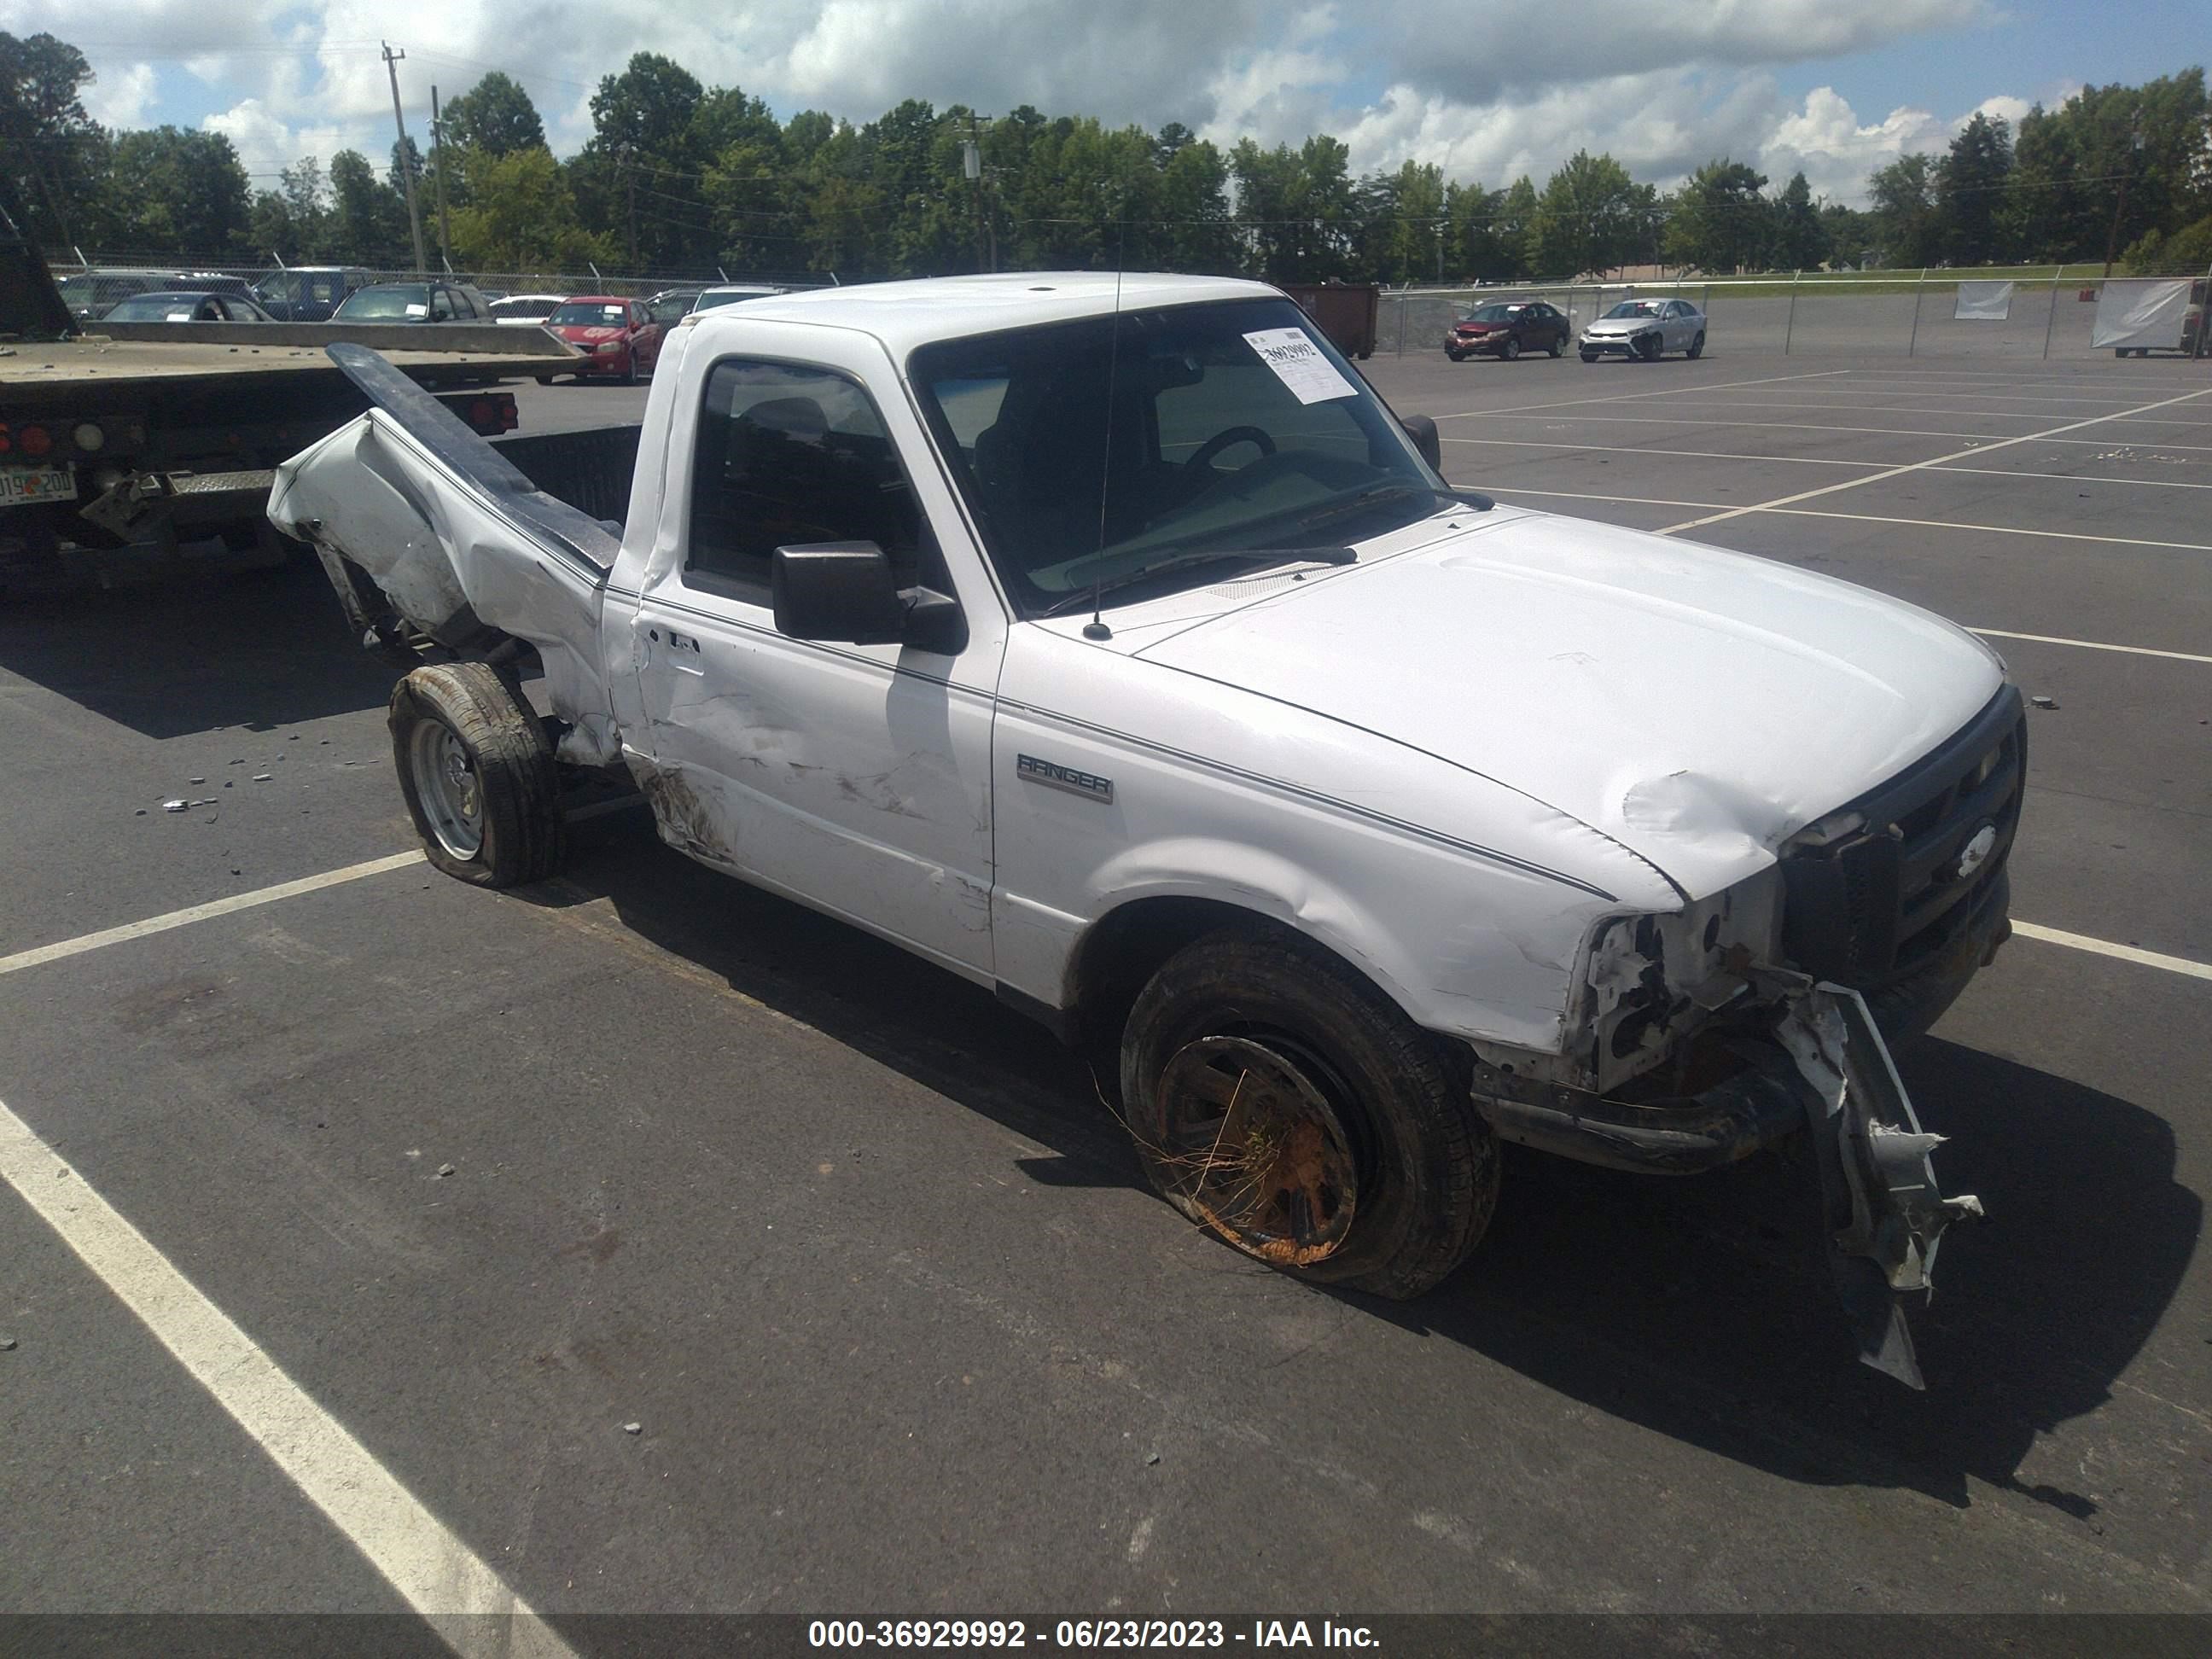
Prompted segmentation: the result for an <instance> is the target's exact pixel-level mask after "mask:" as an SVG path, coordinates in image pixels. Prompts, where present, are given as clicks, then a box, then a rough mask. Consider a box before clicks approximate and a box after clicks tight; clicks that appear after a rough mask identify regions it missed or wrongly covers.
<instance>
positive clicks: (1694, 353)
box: [1686, 330, 1705, 362]
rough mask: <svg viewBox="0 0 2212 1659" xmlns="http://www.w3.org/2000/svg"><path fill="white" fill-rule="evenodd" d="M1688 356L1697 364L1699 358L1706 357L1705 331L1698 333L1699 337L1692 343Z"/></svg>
mask: <svg viewBox="0 0 2212 1659" xmlns="http://www.w3.org/2000/svg"><path fill="white" fill-rule="evenodd" d="M1686 356H1688V357H1689V359H1690V361H1691V362H1696V361H1697V360H1698V359H1699V358H1700V357H1702V356H1705V333H1704V331H1702V330H1700V331H1699V334H1698V337H1697V338H1696V339H1694V340H1692V341H1691V342H1690V349H1689V351H1688V352H1687V353H1686Z"/></svg>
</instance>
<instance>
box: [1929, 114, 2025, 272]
mask: <svg viewBox="0 0 2212 1659" xmlns="http://www.w3.org/2000/svg"><path fill="white" fill-rule="evenodd" d="M2012 169H2013V159H2012V127H2011V125H2010V124H2009V123H2008V122H2007V121H2006V120H2005V119H2004V118H2002V116H1998V117H1991V116H1988V115H1984V114H1983V113H1982V112H1980V111H1976V112H1975V113H1974V116H1973V118H1972V120H1970V121H1968V122H1967V123H1966V125H1965V126H1964V127H1962V128H1960V131H1959V136H1958V137H1956V138H1954V139H1953V140H1952V141H1951V149H1950V153H1949V154H1948V155H1946V156H1945V157H1944V158H1943V160H1942V162H1940V163H1939V164H1938V165H1937V167H1936V216H1937V217H1938V218H1939V219H1941V220H1942V237H1943V243H1942V246H1943V253H1944V257H1945V258H1948V259H1949V260H1950V262H1951V263H1952V264H1960V265H1983V264H1990V263H1992V262H1993V261H1996V260H1997V259H2001V258H2005V257H2007V255H2008V254H2009V252H2011V250H2010V248H2009V247H2008V246H2007V242H2008V237H2007V235H2006V229H2007V215H2006V212H2005V208H2006V205H2007V204H2006V187H2007V185H2009V184H2010V183H2011V181H2012Z"/></svg>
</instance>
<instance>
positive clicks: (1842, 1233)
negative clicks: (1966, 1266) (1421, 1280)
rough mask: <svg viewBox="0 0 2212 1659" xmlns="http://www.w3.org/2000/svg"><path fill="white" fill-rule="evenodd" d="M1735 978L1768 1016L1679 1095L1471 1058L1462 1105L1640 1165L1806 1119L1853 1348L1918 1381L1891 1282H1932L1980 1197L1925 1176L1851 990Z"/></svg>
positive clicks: (1513, 1135)
mask: <svg viewBox="0 0 2212 1659" xmlns="http://www.w3.org/2000/svg"><path fill="white" fill-rule="evenodd" d="M1992 948H1994V947H1992ZM1750 979H1751V981H1752V983H1753V987H1755V988H1756V989H1758V990H1759V992H1761V993H1762V994H1764V995H1765V996H1770V997H1771V999H1772V1000H1771V1003H1769V1004H1767V1005H1766V1007H1767V1012H1768V1015H1769V1018H1771V1025H1769V1027H1768V1028H1767V1029H1766V1030H1764V1031H1759V1030H1755V1029H1750V1028H1740V1030H1739V1033H1738V1034H1737V1035H1736V1036H1733V1037H1731V1038H1729V1039H1728V1040H1727V1046H1728V1048H1729V1054H1730V1056H1731V1057H1732V1058H1733V1060H1735V1062H1736V1063H1737V1065H1738V1066H1739V1069H1737V1070H1736V1071H1735V1072H1734V1073H1732V1074H1730V1075H1729V1076H1728V1077H1726V1078H1724V1079H1723V1080H1721V1081H1720V1082H1718V1083H1716V1084H1713V1085H1711V1086H1709V1087H1708V1088H1706V1089H1705V1090H1704V1091H1702V1092H1700V1093H1699V1094H1697V1095H1695V1096H1693V1097H1687V1098H1683V1099H1671V1100H1657V1101H1653V1102H1650V1103H1647V1104H1629V1103H1624V1102H1620V1101H1613V1100H1605V1099H1601V1098H1599V1097H1595V1096H1592V1095H1585V1094H1583V1093H1581V1092H1580V1091H1574V1090H1566V1089H1557V1088H1546V1087H1544V1086H1542V1085H1534V1084H1531V1083H1528V1082H1527V1081H1524V1080H1522V1079H1516V1078H1514V1077H1512V1076H1510V1075H1509V1074H1506V1073H1502V1072H1500V1071H1498V1069H1497V1068H1495V1067H1492V1066H1489V1065H1487V1064H1486V1063H1485V1062H1484V1061H1482V1060H1480V1058H1478V1059H1477V1060H1476V1062H1475V1066H1474V1091H1475V1093H1474V1104H1475V1108H1476V1109H1477V1110H1478V1111H1479V1112H1480V1114H1481V1115H1482V1116H1483V1117H1484V1119H1485V1120H1486V1121H1488V1123H1489V1124H1490V1126H1491V1127H1492V1129H1493V1130H1494V1131H1495V1132H1496V1133H1497V1134H1498V1138H1499V1139H1504V1140H1511V1141H1516V1142H1518V1143H1520V1144H1522V1145H1523V1146H1533V1147H1535V1148H1538V1149H1539V1150H1541V1151H1545V1152H1558V1153H1559V1154H1561V1155H1563V1156H1565V1157H1568V1158H1577V1159H1578V1160H1580V1161H1582V1162H1584V1163H1590V1164H1604V1165H1607V1167H1610V1168H1613V1169H1619V1170H1633V1171H1637V1172H1640V1173H1644V1174H1658V1175H1688V1174H1694V1173H1696V1172H1698V1171H1700V1170H1711V1169H1715V1168H1717V1167H1719V1166H1720V1165H1722V1164H1732V1163H1735V1162H1737V1161H1738V1160H1740V1159H1741V1158H1747V1157H1749V1156H1750V1155H1751V1154H1752V1153H1753V1152H1757V1151H1759V1149H1760V1148H1762V1147H1764V1146H1771V1145H1772V1144H1773V1143H1775V1142H1777V1141H1778V1140H1782V1139H1786V1138H1788V1137H1790V1136H1792V1135H1796V1134H1797V1133H1799V1132H1800V1131H1804V1132H1807V1133H1808V1139H1809V1141H1810V1143H1811V1146H1812V1151H1813V1162H1814V1168H1815V1170H1817V1172H1818V1176H1819V1188H1818V1200H1817V1201H1818V1203H1819V1205H1820V1212H1821V1233H1822V1237H1823V1240H1824V1244H1825V1251H1824V1253H1825V1255H1826V1260H1827V1263H1828V1268H1829V1273H1830V1276H1831V1278H1832V1280H1833V1282H1834V1284H1835V1286H1836V1291H1837V1294H1838V1298H1839V1299H1840V1301H1841V1302H1842V1304H1843V1309H1844V1316H1845V1319H1846V1321H1847V1322H1848V1323H1849V1325H1850V1329H1851V1334H1852V1337H1853V1339H1854V1340H1855V1341H1856V1342H1857V1346H1858V1351H1859V1358H1860V1359H1861V1360H1862V1361H1863V1363H1865V1364H1868V1365H1870V1366H1872V1367H1873V1368H1874V1369H1875V1370H1879V1371H1882V1372H1885V1373H1886V1374H1887V1375H1889V1376H1894V1377H1896V1378H1897V1379H1898V1380H1899V1382H1901V1383H1905V1384H1906V1386H1908V1387H1910V1388H1914V1389H1919V1388H1923V1387H1925V1386H1926V1385H1925V1383H1923V1381H1922V1378H1921V1375H1920V1367H1919V1362H1918V1360H1917V1358H1916V1356H1915V1354H1914V1352H1913V1347H1912V1334H1911V1329H1910V1328H1909V1327H1908V1326H1907V1325H1906V1323H1905V1312H1904V1309H1903V1306H1902V1305H1901V1304H1900V1303H1899V1300H1898V1298H1899V1297H1900V1296H1901V1295H1903V1294H1905V1293H1906V1292H1909V1291H1927V1290H1929V1289H1931V1288H1932V1280H1931V1274H1932V1273H1933V1272H1934V1268H1935V1265H1936V1247H1937V1245H1938V1244H1939V1243H1941V1242H1942V1235H1943V1232H1944V1230H1945V1229H1946V1228H1947V1227H1948V1226H1949V1225H1950V1224H1951V1223H1952V1222H1954V1221H1957V1220H1963V1219H1967V1218H1978V1217H1979V1216H1980V1215H1981V1213H1982V1206H1981V1204H1980V1202H1979V1200H1977V1199H1975V1198H1973V1197H1972V1196H1971V1195H1966V1194H1962V1195H1960V1196H1959V1197H1956V1198H1948V1199H1947V1198H1945V1197H1944V1196H1943V1195H1942V1191H1941V1189H1940V1188H1938V1187H1937V1185H1936V1171H1935V1169H1934V1166H1933V1165H1932V1164H1930V1163H1929V1153H1931V1152H1933V1151H1934V1150H1935V1149H1936V1146H1940V1145H1941V1144H1942V1139H1943V1138H1942V1136H1941V1135H1931V1134H1929V1133H1925V1132H1924V1131H1923V1129H1922V1128H1921V1127H1920V1120H1919V1118H1918V1116H1917V1114H1916V1113H1915V1112H1914V1111H1913V1109H1912V1102H1911V1097H1909V1096H1908V1095H1907V1094H1906V1093H1905V1085H1904V1083H1903V1082H1902V1081H1901V1080H1900V1079H1899V1077H1898V1074H1897V1068H1896V1066H1895V1065H1894V1064H1893V1062H1892V1060H1890V1056H1889V1048H1888V1046H1887V1044H1886V1043H1885V1042H1883V1041H1882V1036H1881V1030H1880V1029H1879V1028H1878V1027H1877V1026H1876V1025H1875V1020H1874V1017H1873V1015H1872V1014H1871V1013H1870V1012H1869V1010H1868V1007H1867V1004H1866V1002H1865V1000H1864V999H1863V998H1862V997H1861V996H1860V995H1859V994H1858V993H1857V992H1856V991H1852V990H1849V989H1847V988H1845V987H1843V986H1840V985H1832V984H1827V983H1819V984H1815V983H1814V982H1813V981H1810V980H1808V979H1807V978H1806V977H1805V976H1803V975H1796V974H1784V973H1778V972H1773V971H1771V970H1760V969H1753V970H1752V972H1751V975H1750Z"/></svg>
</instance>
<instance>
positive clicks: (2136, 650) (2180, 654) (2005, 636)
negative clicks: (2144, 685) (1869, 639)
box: [1966, 628, 2212, 663]
mask: <svg viewBox="0 0 2212 1659" xmlns="http://www.w3.org/2000/svg"><path fill="white" fill-rule="evenodd" d="M1966 631H1967V632H1968V633H1970V634H1980V635H1984V636H1985V637H1987V638H1989V639H1992V640H2032V641H2034V642H2035V643H2036V644H2038V645H2070V646H2073V647H2076V648H2077V649H2079V650H2082V651H2124V652H2126V653H2128V654H2129V655H2130V656H2131V657H2166V658H2169V659H2172V660H2173V661H2175V662H2203V663H2212V657H2200V656H2198V655H2197V653H2195V652H2193V651H2156V650H2154V649H2152V648H2151V647H2149V646H2147V645H2108V644H2106V642H2105V641H2102V640H2069V639H2067V638H2065V637H2063V635H2057V634H2014V633H2009V632H2008V631H2007V630H2006V629H2002V628H1971V629H1967V630H1966Z"/></svg>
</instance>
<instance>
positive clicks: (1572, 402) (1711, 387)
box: [1434, 368, 1851, 421]
mask: <svg viewBox="0 0 2212 1659" xmlns="http://www.w3.org/2000/svg"><path fill="white" fill-rule="evenodd" d="M1850 372H1851V371H1850V369H1848V368H1824V369H1820V370H1819V371H1818V372H1816V373H1814V374H1770V375H1768V376H1766V377H1765V379H1764V380H1713V381H1700V382H1696V383H1693V384H1692V385H1690V386H1655V387H1653V388H1652V389H1651V390H1650V391H1649V392H1622V393H1620V395H1619V396H1617V397H1611V398H1565V399H1563V400H1561V401H1560V402H1559V403H1553V404H1510V405H1509V406H1508V407H1506V408H1504V409H1469V410H1462V412H1460V413H1459V414H1456V415H1438V416H1435V417H1434V418H1436V419H1437V420H1439V421H1466V420H1472V419H1474V417H1475V416H1478V415H1525V414H1527V413H1528V411H1529V410H1534V409H1577V408H1579V407H1581V406H1582V405H1583V404H1632V403H1636V402H1638V401H1639V400H1641V399H1643V398H1671V397H1673V396H1674V395H1675V394H1676V393H1677V392H1723V391H1726V390H1727V389H1728V388H1729V387H1730V386H1778V385H1780V384H1781V383H1782V382H1783V381H1784V380H1826V379H1828V378H1829V377H1831V376H1832V375H1837V374H1850Z"/></svg>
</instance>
